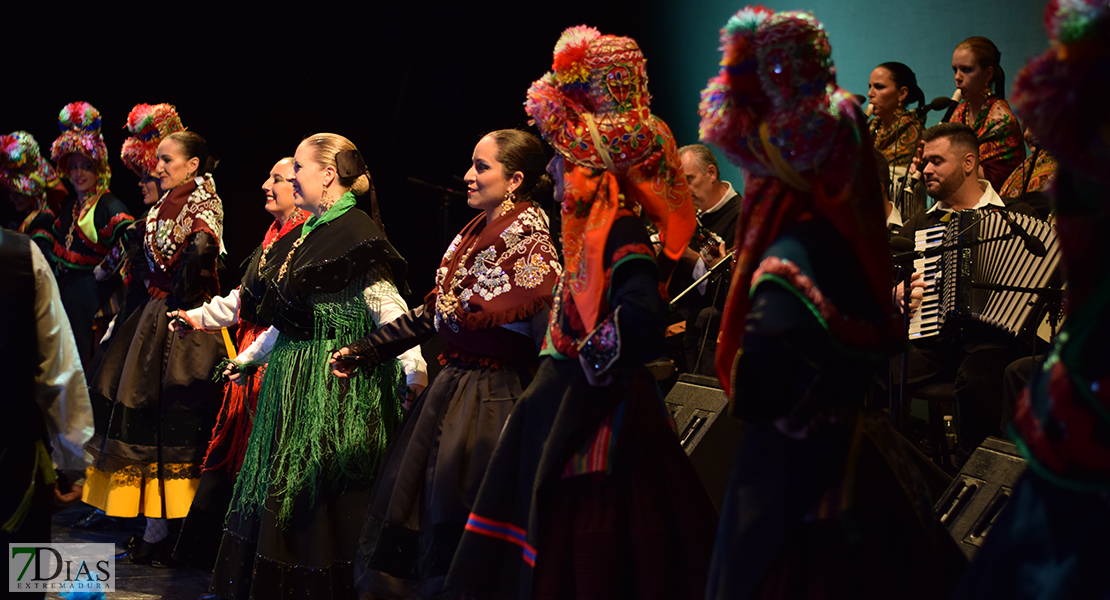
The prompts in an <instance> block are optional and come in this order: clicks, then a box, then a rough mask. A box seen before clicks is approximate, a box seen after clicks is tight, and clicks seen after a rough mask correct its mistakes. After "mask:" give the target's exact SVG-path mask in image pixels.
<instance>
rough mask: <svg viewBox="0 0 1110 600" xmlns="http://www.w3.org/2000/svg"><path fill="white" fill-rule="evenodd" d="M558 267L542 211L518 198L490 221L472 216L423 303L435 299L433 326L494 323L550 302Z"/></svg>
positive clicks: (559, 271) (515, 318) (533, 311)
mask: <svg viewBox="0 0 1110 600" xmlns="http://www.w3.org/2000/svg"><path fill="white" fill-rule="evenodd" d="M562 270H563V268H562V266H561V265H560V264H559V255H558V253H557V252H556V250H555V245H554V244H553V243H552V242H551V234H550V232H549V231H548V228H547V222H546V221H545V220H544V215H543V213H542V212H541V211H540V209H539V208H537V207H535V206H533V205H532V204H531V203H528V202H521V203H519V204H517V205H516V206H515V207H513V210H511V211H509V212H508V213H504V214H502V215H501V216H499V217H497V218H495V219H494V220H493V221H492V222H490V223H488V224H487V223H486V215H485V214H484V213H483V214H480V215H478V216H476V217H474V220H473V221H471V222H470V224H468V225H467V226H466V227H464V228H463V230H462V231H461V232H460V233H459V234H458V235H456V236H455V239H454V240H453V241H452V242H451V245H450V246H448V247H447V252H446V253H445V254H444V255H443V260H442V261H441V262H440V265H439V269H438V270H436V287H435V289H434V290H433V291H432V292H431V293H429V294H428V296H427V297H426V298H425V301H430V300H431V299H432V298H435V313H436V314H435V324H436V329H437V330H439V329H441V328H443V327H447V328H449V329H451V330H452V331H456V332H457V331H458V330H459V327H460V326H461V327H463V328H466V329H470V330H478V329H485V328H488V327H496V326H498V325H503V324H505V323H513V322H515V321H521V320H524V319H528V318H530V317H532V316H533V315H535V314H536V313H537V312H539V311H540V309H541V308H543V306H544V305H545V304H547V305H550V304H551V301H552V295H551V290H552V288H554V286H555V281H556V280H557V279H558V278H559V276H560V275H561V274H562Z"/></svg>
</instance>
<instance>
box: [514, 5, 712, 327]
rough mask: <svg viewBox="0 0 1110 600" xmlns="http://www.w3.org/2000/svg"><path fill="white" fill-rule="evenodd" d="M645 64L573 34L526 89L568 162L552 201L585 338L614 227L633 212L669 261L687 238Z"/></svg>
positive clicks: (671, 154) (626, 50) (590, 36)
mask: <svg viewBox="0 0 1110 600" xmlns="http://www.w3.org/2000/svg"><path fill="white" fill-rule="evenodd" d="M645 63H646V61H645V60H644V55H643V53H642V52H641V51H640V47H639V46H638V45H637V44H636V41H635V40H633V39H631V38H627V37H618V36H613V35H602V34H601V33H600V32H599V31H598V30H596V29H594V28H592V27H586V26H585V25H579V26H577V27H571V28H570V29H567V30H566V31H564V32H563V34H562V36H560V37H559V41H558V42H557V43H556V44H555V51H554V58H553V61H552V67H551V68H552V71H551V72H549V73H547V74H546V75H544V76H543V77H542V78H541V79H539V80H537V81H536V82H534V83H533V84H532V86H531V87H530V88H529V89H528V95H527V99H526V101H525V103H524V110H525V112H527V113H528V115H529V116H531V117H532V123H533V124H535V126H536V127H537V128H538V129H539V130H540V134H541V135H543V138H544V139H545V140H546V141H547V143H549V144H551V145H552V146H553V147H554V148H555V150H557V151H558V152H559V153H560V154H562V155H563V157H564V158H565V159H566V163H565V175H564V183H565V186H564V188H565V190H566V191H565V193H564V197H563V198H561V199H559V200H561V201H562V213H563V249H564V257H565V259H566V274H567V288H568V289H569V290H570V293H571V294H572V295H573V296H574V299H575V302H576V305H577V307H578V311H579V314H580V315H581V317H582V320H583V323H584V324H585V325H586V327H587V328H588V329H593V327H594V325H595V323H596V322H597V319H598V316H599V312H600V307H601V304H602V298H603V293H604V279H603V275H602V274H603V272H604V269H603V268H602V263H603V258H602V255H603V253H604V249H605V242H606V240H607V239H608V237H609V231H610V230H611V228H612V225H613V223H614V222H615V221H616V220H617V219H618V218H620V217H621V216H624V215H625V214H632V211H633V210H634V209H635V207H637V206H638V207H640V208H641V209H642V210H643V211H644V212H645V213H646V214H647V215H648V217H650V218H651V220H652V222H654V223H655V225H656V227H658V229H659V234H660V239H661V241H662V243H663V249H664V252H665V253H666V254H667V255H668V256H670V257H671V258H672V259H675V260H677V258H678V257H679V256H680V255H681V254H682V251H683V249H684V248H685V247H686V244H687V243H688V242H689V240H690V236H691V234H692V233H693V231H694V225H695V220H694V208H693V204H691V202H690V194H689V191H688V190H687V188H686V181H685V178H683V177H681V173H682V171H681V170H680V169H681V165H680V162H679V160H678V153H677V147H676V145H675V143H674V137H673V136H672V135H671V131H670V129H669V128H668V127H667V124H666V123H664V122H663V121H662V120H660V119H658V118H656V117H655V116H653V115H652V114H651V109H650V108H649V104H650V103H651V95H650V94H648V89H647V82H648V77H647V69H646V67H645Z"/></svg>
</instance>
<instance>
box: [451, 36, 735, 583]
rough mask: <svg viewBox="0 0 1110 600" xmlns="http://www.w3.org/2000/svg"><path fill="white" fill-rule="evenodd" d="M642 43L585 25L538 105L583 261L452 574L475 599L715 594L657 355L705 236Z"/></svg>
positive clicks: (561, 290)
mask: <svg viewBox="0 0 1110 600" xmlns="http://www.w3.org/2000/svg"><path fill="white" fill-rule="evenodd" d="M644 62H645V61H644V57H643V54H642V53H641V52H640V49H639V47H638V46H637V45H636V42H635V41H633V40H632V39H629V38H625V37H616V36H611V35H601V34H600V33H599V32H598V31H597V30H596V29H593V28H589V27H585V26H579V27H574V28H571V29H568V30H567V31H565V32H564V33H563V35H562V37H560V38H559V42H558V43H557V44H556V46H555V61H554V65H553V72H552V73H548V74H547V75H546V76H545V77H544V78H542V79H540V80H539V81H536V82H535V83H534V84H533V85H532V87H531V89H529V90H528V99H527V102H526V104H525V107H526V108H525V109H526V111H527V112H528V113H529V115H531V116H532V118H533V119H534V120H535V124H536V126H537V127H538V128H539V130H540V132H541V133H542V134H543V137H544V139H546V140H547V142H548V143H549V144H551V145H552V146H553V147H554V148H555V149H556V151H557V155H556V156H555V158H554V159H553V160H552V161H551V164H549V166H548V173H550V174H551V175H552V177H553V178H554V180H555V194H556V199H557V200H559V201H560V202H561V205H562V217H563V229H562V237H563V249H564V252H565V259H566V265H565V270H564V272H563V275H562V277H561V278H560V281H559V283H558V284H557V285H556V287H555V292H554V294H555V304H554V306H553V307H552V310H551V320H550V322H549V325H548V329H547V336H546V340H545V342H544V346H543V349H542V350H541V352H540V354H541V356H544V357H545V359H544V360H543V362H542V363H541V364H540V368H539V371H538V372H537V373H536V378H535V380H534V381H533V382H532V385H531V386H529V387H528V389H527V390H526V391H525V392H524V395H523V396H522V397H521V398H520V400H519V401H518V402H517V405H516V407H515V408H514V410H513V412H512V414H511V415H510V416H509V422H508V424H507V425H506V427H505V430H504V432H502V434H501V438H500V440H499V441H498V444H497V448H496V449H495V450H494V454H493V458H492V460H491V462H490V466H489V469H488V471H487V472H486V476H485V479H484V480H483V481H482V487H481V489H480V490H479V492H478V497H477V499H476V500H475V502H474V508H473V510H472V511H471V514H470V518H469V520H468V522H467V525H466V532H465V533H464V534H463V538H462V541H461V543H460V545H459V549H458V551H457V552H456V553H455V558H454V561H453V562H452V565H451V570H450V572H449V574H448V579H447V583H448V586H449V587H452V588H454V589H460V590H462V591H464V592H465V593H466V594H468V595H473V596H475V597H479V598H482V597H487V596H491V597H500V598H533V597H534V598H572V597H575V596H587V597H592V598H623V597H636V598H668V599H673V598H701V597H702V595H703V593H704V587H705V568H706V564H707V561H708V557H709V547H710V546H711V541H710V540H711V539H712V536H713V531H714V528H715V523H716V515H715V514H714V510H713V506H712V503H711V502H710V500H709V496H708V495H707V494H706V492H705V489H704V488H703V487H702V484H701V482H700V481H699V480H698V477H697V474H696V473H694V470H693V467H692V466H691V465H690V462H689V459H688V458H687V457H686V454H685V453H684V452H683V450H682V447H681V446H680V445H679V443H678V438H677V436H676V435H675V433H674V429H673V426H672V425H671V423H672V421H671V419H670V415H668V413H667V410H666V408H665V406H664V404H663V402H662V398H661V397H660V396H659V391H658V388H657V387H656V385H655V380H654V379H653V378H652V376H651V375H650V374H649V373H648V371H647V369H646V368H645V367H644V363H645V362H646V361H648V360H650V359H653V358H656V357H658V356H660V355H662V354H663V353H664V348H663V338H662V335H663V334H662V327H661V323H660V315H661V313H662V311H663V309H664V304H663V301H662V298H661V297H660V295H659V284H660V277H659V270H658V268H657V266H656V257H655V252H654V251H653V249H652V246H651V242H650V240H649V238H648V234H647V232H646V230H645V229H644V226H643V224H642V222H641V221H640V218H639V216H638V215H639V213H640V212H641V211H643V212H645V213H647V215H648V216H649V217H650V218H651V220H652V222H653V223H654V224H655V225H656V226H657V227H658V229H659V235H660V238H661V240H662V245H663V248H664V252H665V253H666V255H667V256H668V257H669V258H670V259H671V260H676V259H677V258H678V256H680V255H681V254H682V251H683V249H684V248H685V247H686V244H687V243H688V242H689V239H690V235H691V234H692V233H693V230H694V210H693V205H692V204H691V202H690V197H689V193H688V192H687V189H686V181H685V179H684V178H683V177H682V171H681V167H680V162H679V158H678V154H677V151H676V146H675V143H674V139H673V137H672V136H671V132H670V129H669V128H668V127H667V125H666V124H665V123H663V122H662V121H661V120H659V119H657V118H656V117H654V116H652V114H651V111H650V109H649V108H648V102H649V100H650V96H649V95H648V92H647V73H646V71H645V69H644Z"/></svg>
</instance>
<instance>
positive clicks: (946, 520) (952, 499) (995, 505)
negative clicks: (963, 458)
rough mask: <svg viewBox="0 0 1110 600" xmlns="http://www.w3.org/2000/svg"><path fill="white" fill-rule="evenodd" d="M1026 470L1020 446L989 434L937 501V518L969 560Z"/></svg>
mask: <svg viewBox="0 0 1110 600" xmlns="http://www.w3.org/2000/svg"><path fill="white" fill-rule="evenodd" d="M1024 471H1025V460H1024V459H1022V458H1021V454H1020V453H1019V452H1018V450H1017V446H1015V445H1013V444H1011V443H1010V442H1007V441H1004V440H1000V439H998V438H993V437H989V438H987V439H986V440H985V441H984V442H983V444H982V445H981V446H979V447H978V448H976V449H975V452H972V453H971V457H970V458H968V459H967V462H966V463H965V464H964V466H963V468H962V469H960V472H959V473H957V474H956V477H955V478H954V479H953V480H952V483H951V484H950V485H949V486H948V489H947V490H945V492H944V495H943V496H941V498H940V501H939V502H937V505H936V507H935V512H936V515H937V518H938V519H940V522H941V524H942V525H944V527H945V528H946V529H948V533H949V534H950V535H951V536H952V538H953V539H955V540H956V544H957V545H959V547H960V550H963V553H964V554H965V555H967V558H968V560H970V559H972V558H974V557H975V553H976V552H978V551H979V547H980V546H982V545H983V540H985V539H986V537H987V534H988V533H990V529H991V526H992V525H994V522H995V520H996V519H998V515H999V514H1001V512H1002V509H1004V508H1005V507H1006V503H1007V502H1009V500H1010V496H1012V495H1013V493H1014V484H1015V483H1017V480H1018V478H1019V477H1021V474H1022V473H1023V472H1024Z"/></svg>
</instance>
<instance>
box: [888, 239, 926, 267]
mask: <svg viewBox="0 0 1110 600" xmlns="http://www.w3.org/2000/svg"><path fill="white" fill-rule="evenodd" d="M890 251H891V253H892V254H893V255H894V256H892V257H891V259H892V260H893V261H894V264H896V265H901V264H912V263H913V261H914V260H916V259H918V258H920V257H921V253H920V252H918V251H917V245H916V244H914V243H913V240H911V239H909V238H907V237H902V236H894V237H892V238H890Z"/></svg>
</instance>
